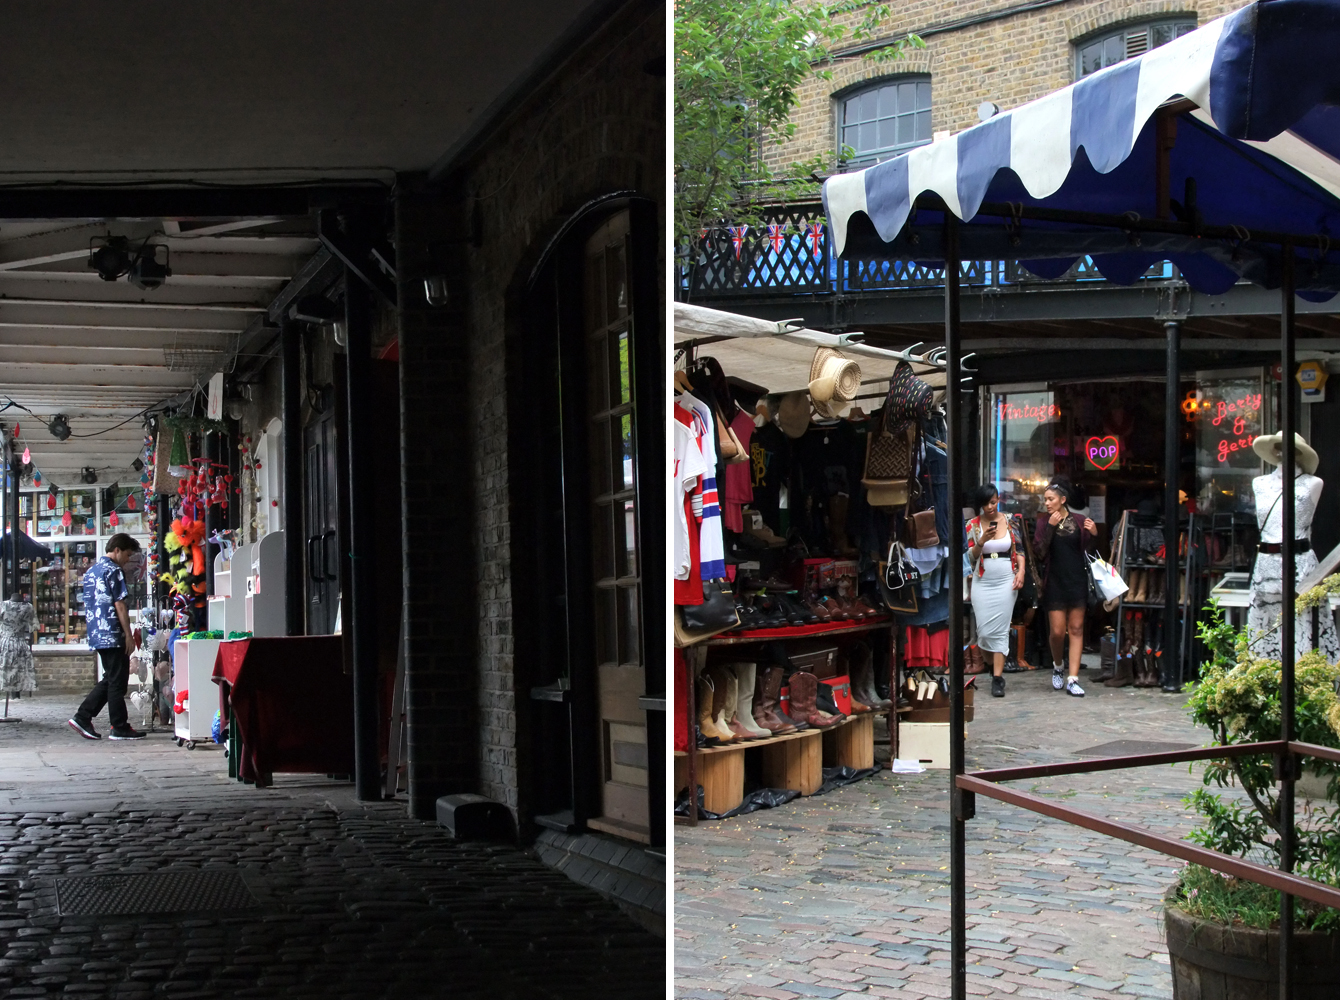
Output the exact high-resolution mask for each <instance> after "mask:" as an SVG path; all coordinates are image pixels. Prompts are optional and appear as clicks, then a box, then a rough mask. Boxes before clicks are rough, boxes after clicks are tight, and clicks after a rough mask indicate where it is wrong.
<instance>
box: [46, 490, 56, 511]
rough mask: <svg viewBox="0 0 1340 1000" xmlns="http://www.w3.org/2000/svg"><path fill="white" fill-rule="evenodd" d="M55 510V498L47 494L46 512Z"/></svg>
mask: <svg viewBox="0 0 1340 1000" xmlns="http://www.w3.org/2000/svg"><path fill="white" fill-rule="evenodd" d="M55 509H56V497H55V495H54V494H51V493H48V494H47V510H55Z"/></svg>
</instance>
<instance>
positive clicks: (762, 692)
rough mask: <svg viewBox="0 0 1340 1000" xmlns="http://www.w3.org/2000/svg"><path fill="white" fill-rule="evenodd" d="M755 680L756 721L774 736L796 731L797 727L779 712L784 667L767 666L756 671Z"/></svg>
mask: <svg viewBox="0 0 1340 1000" xmlns="http://www.w3.org/2000/svg"><path fill="white" fill-rule="evenodd" d="M756 674H757V679H756V680H755V682H754V721H755V722H757V723H758V724H759V725H760V726H761V727H762V728H764V729H766V730H768V731H769V732H770V733H772V734H773V735H774V736H784V735H785V734H787V733H794V732H795V731H796V727H795V726H794V725H792V724H791V723H790V722H789V721H785V720H783V719H782V717H781V716H780V715H779V714H778V711H777V709H778V705H779V702H778V697H779V695H780V693H781V690H782V668H781V667H767V668H764V669H761V670H757V671H756Z"/></svg>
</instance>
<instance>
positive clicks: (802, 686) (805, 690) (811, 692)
mask: <svg viewBox="0 0 1340 1000" xmlns="http://www.w3.org/2000/svg"><path fill="white" fill-rule="evenodd" d="M787 683H788V684H789V685H790V687H791V717H792V718H795V719H801V720H803V721H805V722H808V723H809V724H810V725H811V726H814V727H815V728H816V729H827V728H829V727H830V726H836V725H837V724H838V723H839V722H841V721H842V716H840V715H838V716H832V715H829V714H827V713H826V712H821V711H819V706H818V704H817V700H818V697H819V679H818V678H817V677H815V676H814V675H813V674H810V673H806V672H805V671H804V670H797V671H796V672H795V673H793V674H792V675H791V676H790V677H789V678H788V679H787Z"/></svg>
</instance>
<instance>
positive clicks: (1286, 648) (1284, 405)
mask: <svg viewBox="0 0 1340 1000" xmlns="http://www.w3.org/2000/svg"><path fill="white" fill-rule="evenodd" d="M1296 367H1297V364H1296V362H1295V360H1294V256H1293V245H1292V244H1290V243H1285V244H1283V245H1282V246H1281V247H1280V431H1281V432H1282V433H1283V435H1284V440H1283V441H1282V442H1281V446H1282V447H1281V452H1282V454H1281V456H1280V457H1281V459H1282V461H1281V462H1280V473H1281V476H1280V478H1281V480H1282V483H1281V485H1282V486H1283V487H1284V492H1283V494H1282V496H1281V497H1280V508H1281V513H1282V514H1283V519H1284V524H1283V534H1282V535H1281V538H1280V541H1281V543H1282V544H1281V546H1280V562H1281V564H1282V565H1281V567H1280V569H1281V573H1280V576H1281V580H1280V610H1281V611H1282V612H1283V621H1284V624H1283V627H1282V628H1281V629H1280V668H1281V669H1280V674H1281V676H1280V739H1282V740H1286V741H1288V740H1296V739H1297V738H1298V737H1297V734H1296V730H1295V726H1294V658H1295V654H1296V651H1295V649H1294V646H1295V642H1294V638H1295V635H1296V624H1297V620H1298V619H1297V617H1296V615H1295V613H1294V606H1293V605H1294V597H1295V593H1294V591H1295V589H1296V586H1297V577H1296V576H1295V574H1296V572H1297V570H1296V568H1295V558H1294V556H1295V553H1294V531H1295V530H1296V529H1295V525H1294V484H1295V476H1296V472H1295V469H1294V462H1295V451H1296V449H1295V447H1294V434H1295V433H1296V425H1297V420H1296V416H1297V414H1296V410H1295V407H1294V393H1293V384H1294V369H1295V368H1296ZM1297 760H1298V758H1297V757H1295V756H1294V755H1293V754H1282V755H1280V756H1279V757H1278V758H1277V759H1276V771H1277V772H1278V775H1279V783H1280V789H1279V816H1280V870H1281V871H1285V872H1292V871H1293V852H1294V778H1295V777H1296V774H1295V771H1296V763H1295V762H1296V761H1297ZM1292 962H1293V897H1292V896H1290V895H1289V894H1288V893H1285V892H1282V893H1280V994H1279V995H1280V1000H1293V981H1292V980H1293V976H1292V971H1291V969H1290V965H1291V964H1292Z"/></svg>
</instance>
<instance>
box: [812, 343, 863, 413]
mask: <svg viewBox="0 0 1340 1000" xmlns="http://www.w3.org/2000/svg"><path fill="white" fill-rule="evenodd" d="M860 389H861V367H860V365H858V364H857V363H856V362H855V361H852V360H851V359H850V358H847V357H844V356H843V355H842V353H841V352H840V351H836V350H834V349H833V348H831V347H820V348H817V349H816V350H815V352H814V360H813V361H811V362H810V399H811V400H813V401H814V409H815V410H816V411H818V413H819V415H820V416H822V417H828V418H834V417H840V416H842V414H843V413H845V412H846V410H847V407H848V406H849V405H850V404H851V401H852V400H853V399H855V398H856V394H857V392H859V391H860Z"/></svg>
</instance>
